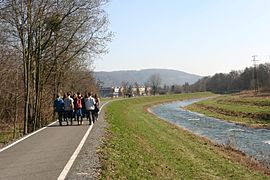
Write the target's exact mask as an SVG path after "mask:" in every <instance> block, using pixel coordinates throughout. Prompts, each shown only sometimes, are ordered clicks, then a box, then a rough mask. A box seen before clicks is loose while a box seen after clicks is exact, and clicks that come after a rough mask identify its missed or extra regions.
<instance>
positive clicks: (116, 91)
mask: <svg viewBox="0 0 270 180" xmlns="http://www.w3.org/2000/svg"><path fill="white" fill-rule="evenodd" d="M151 90H152V88H151V87H146V86H138V87H128V88H125V87H101V88H100V96H101V97H133V96H149V95H151Z"/></svg>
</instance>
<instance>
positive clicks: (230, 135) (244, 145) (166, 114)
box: [151, 99, 270, 166]
mask: <svg viewBox="0 0 270 180" xmlns="http://www.w3.org/2000/svg"><path fill="white" fill-rule="evenodd" d="M201 100H202V99H192V100H185V101H178V102H173V103H169V104H162V105H159V106H155V107H153V108H152V109H151V111H152V112H153V113H154V114H155V115H157V116H159V117H161V118H162V119H164V120H166V121H169V122H172V123H174V124H176V125H178V126H181V127H183V128H185V129H187V130H189V131H191V132H193V133H195V134H197V135H199V136H203V137H206V138H208V139H210V140H211V141H213V142H215V143H218V144H223V145H225V146H228V145H230V146H233V147H234V148H236V149H238V150H240V151H242V152H244V153H246V154H247V155H249V156H252V157H254V158H256V159H257V160H259V161H260V162H262V163H264V164H265V165H267V166H269V164H270V129H254V128H249V127H245V126H241V125H237V124H234V123H228V122H226V121H223V120H220V119H215V118H211V117H206V116H204V115H202V114H198V113H194V112H191V111H188V110H185V109H184V108H183V107H185V106H187V105H190V104H192V103H195V102H198V101H201Z"/></svg>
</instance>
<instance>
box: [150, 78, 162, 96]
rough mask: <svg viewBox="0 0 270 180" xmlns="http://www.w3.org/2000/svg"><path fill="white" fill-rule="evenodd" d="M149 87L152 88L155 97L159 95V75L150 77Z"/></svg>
mask: <svg viewBox="0 0 270 180" xmlns="http://www.w3.org/2000/svg"><path fill="white" fill-rule="evenodd" d="M148 82H149V85H150V87H151V88H152V93H153V95H156V94H157V93H158V88H159V86H160V85H161V78H160V75H159V74H153V75H151V76H150V77H149V80H148Z"/></svg>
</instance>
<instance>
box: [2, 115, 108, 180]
mask: <svg viewBox="0 0 270 180" xmlns="http://www.w3.org/2000/svg"><path fill="white" fill-rule="evenodd" d="M104 123H105V121H104V118H103V113H101V114H100V118H99V120H98V121H97V122H96V123H95V125H94V127H93V129H92V131H91V132H90V134H89V136H88V138H87V139H86V143H85V145H86V146H84V147H83V148H82V151H81V152H80V154H79V155H78V158H77V159H76V161H75V163H74V166H72V168H71V171H70V172H69V174H68V176H67V179H82V178H84V179H95V178H96V177H98V174H97V170H96V169H97V168H98V167H100V165H99V162H98V157H97V153H96V148H97V147H98V146H99V144H100V139H101V138H102V136H103V132H104V128H105V126H106V125H105V124H104ZM74 124H75V125H73V126H65V123H64V126H58V122H57V123H55V124H54V125H52V126H50V127H48V128H46V129H44V130H42V131H40V132H38V133H36V134H34V135H33V136H31V137H29V138H27V139H25V140H23V141H21V142H19V143H18V144H16V145H15V146H12V147H11V148H9V149H6V150H5V151H3V152H0V180H2V179H3V180H9V179H14V180H15V179H16V180H20V179H27V180H31V179H33V180H34V179H35V180H36V179H50V180H51V179H57V178H58V177H59V175H60V173H61V172H62V170H63V169H64V167H65V165H66V164H67V162H68V160H69V159H70V157H71V156H72V154H73V153H74V151H75V149H76V148H77V146H78V145H79V143H80V141H81V139H82V138H83V136H84V135H85V133H86V131H87V130H88V128H89V125H88V122H87V121H84V124H83V125H81V126H77V125H76V124H77V122H75V123H74ZM98 127H99V128H98ZM93 139H94V140H95V142H94V141H93ZM91 142H92V145H91ZM93 142H94V144H93ZM89 143H90V144H89ZM89 146H90V148H89ZM87 159H90V161H91V160H94V161H95V162H94V165H93V163H92V165H91V164H90V165H89V160H87ZM87 163H88V164H87ZM95 163H96V164H95ZM89 168H90V169H89ZM93 169H94V170H93ZM94 172H96V174H95V173H94Z"/></svg>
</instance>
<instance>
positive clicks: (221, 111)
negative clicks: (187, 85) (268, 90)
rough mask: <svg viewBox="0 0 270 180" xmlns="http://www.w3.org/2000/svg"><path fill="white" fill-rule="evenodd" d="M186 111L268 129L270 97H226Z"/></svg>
mask: <svg viewBox="0 0 270 180" xmlns="http://www.w3.org/2000/svg"><path fill="white" fill-rule="evenodd" d="M187 109H189V110H191V111H196V112H199V113H203V114H205V115H207V116H211V117H216V118H219V119H223V120H227V121H230V122H235V123H238V124H243V125H247V126H251V127H270V97H251V96H248V97H247V96H245V95H244V94H237V95H226V96H220V97H217V98H213V99H208V100H205V101H201V102H198V103H195V104H193V105H190V106H188V107H187Z"/></svg>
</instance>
